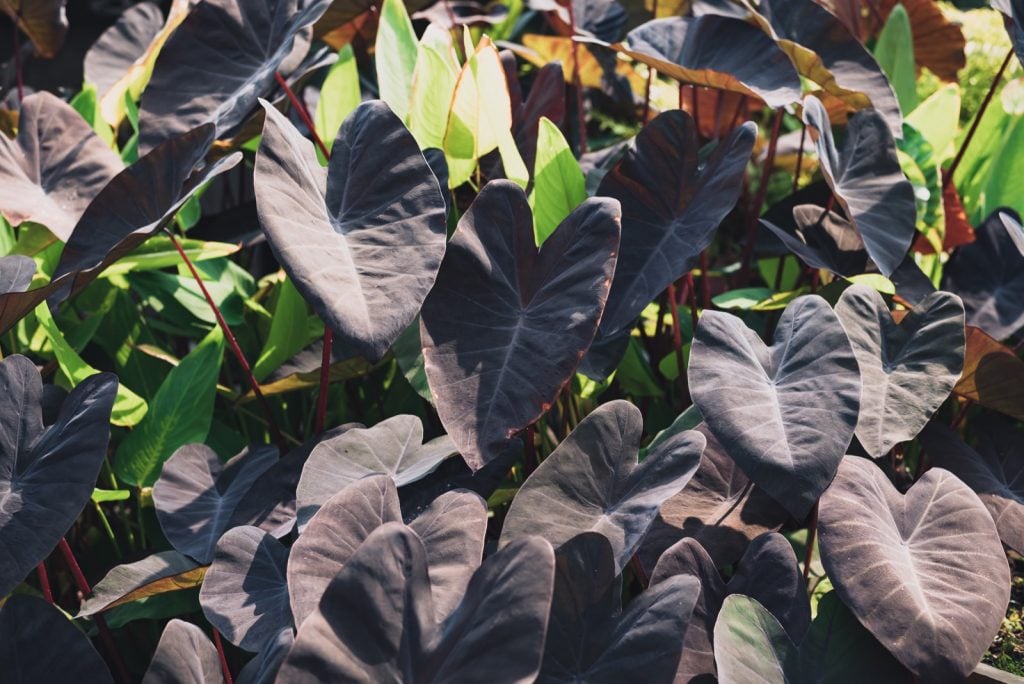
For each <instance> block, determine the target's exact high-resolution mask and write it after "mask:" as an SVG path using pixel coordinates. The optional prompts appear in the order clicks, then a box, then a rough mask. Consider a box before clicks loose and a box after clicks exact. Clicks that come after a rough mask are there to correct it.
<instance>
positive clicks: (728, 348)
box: [689, 295, 861, 520]
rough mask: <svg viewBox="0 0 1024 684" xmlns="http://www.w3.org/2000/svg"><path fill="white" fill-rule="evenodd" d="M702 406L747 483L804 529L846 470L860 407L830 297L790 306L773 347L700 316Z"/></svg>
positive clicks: (696, 374)
mask: <svg viewBox="0 0 1024 684" xmlns="http://www.w3.org/2000/svg"><path fill="white" fill-rule="evenodd" d="M689 382H690V388H691V392H692V394H693V403H694V404H695V405H696V406H697V408H698V409H700V412H701V414H702V415H703V416H704V418H705V421H706V422H707V425H708V428H709V429H710V430H711V432H712V433H713V434H714V436H715V438H716V439H717V440H718V441H719V442H720V443H721V445H722V447H723V448H724V449H725V450H726V452H727V453H728V454H729V455H730V456H731V457H732V458H733V459H735V461H736V463H737V464H738V465H739V466H740V467H741V468H743V470H744V472H745V473H746V474H747V476H748V477H749V478H750V479H751V480H752V481H753V482H754V483H755V484H757V485H758V486H759V487H761V488H762V489H764V490H765V491H766V492H768V494H770V495H771V496H772V497H773V498H774V499H775V500H776V501H778V502H779V503H780V504H781V505H782V506H783V507H785V508H786V510H787V511H789V512H790V514H791V515H793V516H794V517H795V518H797V519H800V520H802V519H803V518H804V517H805V516H806V515H807V513H808V512H809V511H810V510H811V507H812V506H813V505H814V503H815V502H816V501H817V500H818V497H819V496H820V495H821V493H822V492H823V491H825V488H826V487H828V483H829V482H831V481H832V477H833V476H834V475H835V473H836V469H837V468H838V467H839V462H840V461H841V460H842V458H843V455H844V454H845V453H846V450H847V447H848V446H849V445H850V440H851V439H852V438H853V433H854V428H855V426H856V424H857V416H858V409H859V407H860V393H861V383H860V372H859V370H858V367H857V359H856V356H855V355H854V352H853V349H852V348H851V346H850V341H849V339H848V338H847V336H846V332H845V331H844V330H843V326H842V323H840V322H839V318H838V317H837V316H836V314H835V313H834V312H833V311H832V309H831V307H829V305H828V303H827V302H826V301H825V300H824V299H822V298H821V297H818V296H815V295H810V296H807V297H800V298H799V299H796V300H794V301H793V302H792V303H791V304H790V305H789V306H788V307H786V310H785V312H784V313H783V315H782V318H781V319H780V320H779V324H778V326H777V327H776V329H775V339H774V344H773V345H772V346H771V347H767V346H766V345H765V344H764V342H762V341H761V338H759V337H758V336H757V335H756V334H755V333H754V332H753V331H752V330H750V329H749V328H748V327H746V326H745V325H744V324H743V322H742V321H741V320H740V319H739V318H736V317H735V316H732V315H730V314H727V313H721V312H717V311H708V312H705V314H704V315H703V316H702V317H701V319H700V323H699V324H698V326H697V330H696V333H695V335H694V341H693V349H692V351H691V352H690V367H689Z"/></svg>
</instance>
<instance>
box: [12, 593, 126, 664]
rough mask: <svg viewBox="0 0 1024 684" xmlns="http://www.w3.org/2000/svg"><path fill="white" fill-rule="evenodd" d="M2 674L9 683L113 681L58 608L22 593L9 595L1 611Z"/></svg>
mask: <svg viewBox="0 0 1024 684" xmlns="http://www.w3.org/2000/svg"><path fill="white" fill-rule="evenodd" d="M0 672H3V678H4V682H6V683H7V684H39V683H40V682H59V681H61V680H66V679H67V678H68V677H69V676H73V677H74V680H75V681H76V682H82V684H107V683H108V682H109V683H110V684H112V683H113V681H114V679H113V677H111V676H110V670H109V669H107V664H106V663H105V662H103V658H101V657H100V654H99V653H97V652H96V649H94V648H93V647H92V644H91V643H89V640H88V639H87V638H86V637H85V635H84V634H82V633H81V632H80V631H79V630H78V629H77V628H76V627H75V626H74V624H73V623H72V622H71V621H70V620H68V619H67V618H66V617H65V616H64V615H63V614H62V613H61V611H60V609H58V608H57V607H56V606H53V605H50V604H49V603H47V602H46V601H43V600H42V599H39V598H35V597H34V596H27V595H24V594H15V595H13V596H11V597H9V598H8V599H7V600H6V601H5V602H4V604H3V607H2V608H0Z"/></svg>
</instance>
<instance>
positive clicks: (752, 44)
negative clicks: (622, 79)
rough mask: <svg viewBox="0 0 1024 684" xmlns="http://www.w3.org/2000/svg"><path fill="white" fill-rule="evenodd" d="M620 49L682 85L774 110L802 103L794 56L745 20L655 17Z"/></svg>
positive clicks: (629, 35)
mask: <svg viewBox="0 0 1024 684" xmlns="http://www.w3.org/2000/svg"><path fill="white" fill-rule="evenodd" d="M723 45H729V46H732V49H730V50H723V49H722V46H723ZM615 47H616V48H617V49H619V50H620V51H621V52H624V53H625V54H627V55H629V56H630V57H632V58H633V59H635V60H637V61H638V62H641V63H643V64H646V65H647V66H648V67H650V68H652V69H657V70H658V73H661V74H664V75H666V76H669V77H671V78H674V79H676V80H677V81H679V82H680V83H689V84H692V85H700V86H708V87H711V88H719V89H722V90H729V91H732V92H735V93H740V94H742V95H749V96H751V97H757V98H759V99H762V100H764V101H765V102H766V103H767V104H768V106H769V107H784V106H785V105H788V104H792V103H794V102H799V100H800V77H799V75H797V73H796V69H794V68H793V63H792V62H791V61H790V60H789V57H787V56H786V53H785V52H783V51H782V50H781V49H780V48H779V46H778V45H777V44H776V43H775V41H773V40H772V39H771V38H770V37H769V36H767V35H766V34H765V33H764V32H763V31H761V30H760V29H758V28H757V27H756V26H751V25H750V24H748V23H747V22H745V21H742V20H741V19H736V18H733V17H724V16H720V15H715V14H705V15H703V16H699V17H669V18H666V19H653V20H651V21H648V22H647V23H645V24H642V25H641V26H638V27H636V28H635V29H633V30H632V31H630V32H629V33H628V34H627V35H626V45H625V46H622V45H616V46H615Z"/></svg>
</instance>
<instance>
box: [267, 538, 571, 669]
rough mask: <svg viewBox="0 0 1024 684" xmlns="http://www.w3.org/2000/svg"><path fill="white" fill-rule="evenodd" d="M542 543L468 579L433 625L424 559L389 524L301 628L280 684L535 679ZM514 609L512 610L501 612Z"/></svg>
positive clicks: (524, 543)
mask: <svg viewBox="0 0 1024 684" xmlns="http://www.w3.org/2000/svg"><path fill="white" fill-rule="evenodd" d="M554 565H555V562H554V553H553V551H552V549H551V545H550V544H548V543H547V542H546V541H544V540H543V539H539V538H537V537H532V538H529V539H522V540H519V541H517V542H515V543H514V544H511V545H509V546H508V547H507V548H505V549H502V550H501V551H499V552H497V553H496V554H494V555H493V556H491V557H490V558H489V559H488V560H487V562H486V563H484V564H483V565H482V566H480V568H479V569H478V570H477V571H476V573H474V574H473V578H472V579H471V580H470V582H469V586H468V587H467V588H466V591H465V595H464V596H463V598H462V600H461V602H460V603H459V604H458V607H457V608H456V609H455V611H454V612H453V613H452V614H451V615H450V616H449V617H448V619H447V620H445V621H444V622H442V623H438V622H436V618H435V611H434V607H433V605H432V604H433V601H432V599H431V596H430V580H429V578H428V575H427V572H428V565H427V554H426V551H425V550H424V547H423V543H422V542H421V541H420V540H419V537H417V536H416V534H415V533H414V532H412V531H411V530H409V529H407V528H405V527H404V526H402V525H401V524H399V523H389V524H387V525H384V526H382V527H380V528H379V529H377V530H375V531H374V532H372V533H371V534H370V536H369V537H368V538H367V539H366V541H364V542H363V543H362V545H361V546H360V547H359V549H358V550H357V551H356V553H355V554H354V555H353V556H352V558H351V559H350V560H349V562H348V563H346V565H345V567H344V568H343V569H342V570H341V572H339V573H338V574H337V576H336V577H335V578H334V579H333V580H332V581H331V583H330V584H329V585H328V587H327V590H326V592H325V593H324V596H323V599H321V601H320V606H319V608H318V609H317V611H316V612H315V613H313V615H311V616H310V617H309V618H308V619H307V620H306V621H305V622H303V623H302V626H301V627H300V628H299V633H298V636H297V637H296V639H295V646H293V647H292V650H291V651H290V652H289V653H288V656H287V657H286V658H285V661H284V664H283V665H282V666H281V670H280V673H279V675H278V677H279V679H280V681H287V682H296V683H299V684H302V683H304V682H325V681H334V682H340V681H359V680H365V679H369V680H371V681H409V680H412V679H415V680H416V681H418V682H447V681H467V682H470V681H484V680H487V679H488V678H492V677H493V676H494V673H495V672H500V673H501V679H502V681H505V682H511V683H517V684H518V683H521V684H525V683H526V682H531V681H533V680H534V678H535V677H536V676H537V673H538V671H539V670H540V664H541V657H542V655H543V651H544V638H545V634H546V631H547V622H548V610H549V608H550V604H551V591H552V581H553V577H554ZM509 606H515V610H509V609H508V607H509Z"/></svg>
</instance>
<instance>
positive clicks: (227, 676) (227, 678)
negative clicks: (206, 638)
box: [213, 627, 235, 684]
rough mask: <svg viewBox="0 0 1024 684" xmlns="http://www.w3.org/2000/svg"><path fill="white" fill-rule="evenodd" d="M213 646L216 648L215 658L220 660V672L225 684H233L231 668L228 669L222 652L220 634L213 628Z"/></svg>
mask: <svg viewBox="0 0 1024 684" xmlns="http://www.w3.org/2000/svg"><path fill="white" fill-rule="evenodd" d="M213 645H214V646H216V647H217V658H218V659H219V660H220V671H221V674H223V675H224V682H225V684H234V681H235V680H234V678H233V677H232V676H231V668H230V667H228V656H227V653H225V652H224V640H223V639H221V638H220V632H219V631H218V630H217V628H216V627H214V628H213Z"/></svg>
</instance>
